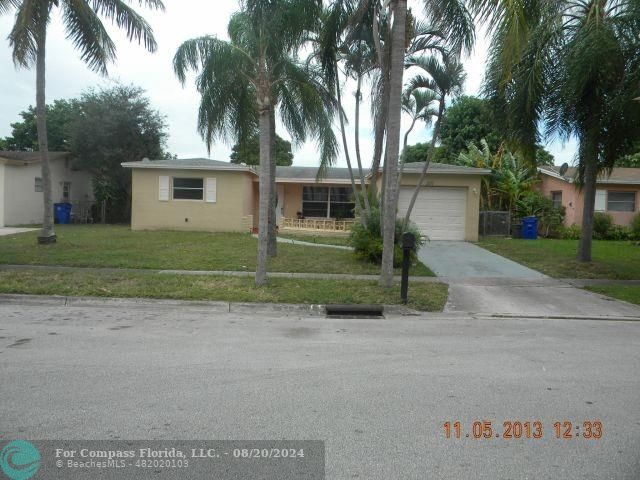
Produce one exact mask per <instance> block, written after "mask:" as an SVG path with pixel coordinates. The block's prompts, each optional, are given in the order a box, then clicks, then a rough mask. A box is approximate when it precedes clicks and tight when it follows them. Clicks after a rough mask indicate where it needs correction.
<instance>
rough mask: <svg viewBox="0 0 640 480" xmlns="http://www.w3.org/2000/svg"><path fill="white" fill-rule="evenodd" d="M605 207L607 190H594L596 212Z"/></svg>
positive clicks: (603, 209) (602, 210)
mask: <svg viewBox="0 0 640 480" xmlns="http://www.w3.org/2000/svg"><path fill="white" fill-rule="evenodd" d="M606 209H607V191H606V190H596V208H595V211H596V212H604V211H605V210H606Z"/></svg>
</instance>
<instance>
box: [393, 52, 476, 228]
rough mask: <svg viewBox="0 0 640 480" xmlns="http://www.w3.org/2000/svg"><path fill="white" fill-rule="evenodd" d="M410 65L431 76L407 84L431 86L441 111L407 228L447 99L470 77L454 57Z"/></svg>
mask: <svg viewBox="0 0 640 480" xmlns="http://www.w3.org/2000/svg"><path fill="white" fill-rule="evenodd" d="M408 64H409V65H410V66H415V67H418V68H421V69H422V70H423V71H424V72H425V73H426V74H427V75H428V76H424V75H417V76H416V77H414V78H412V79H411V80H410V81H409V85H408V87H407V89H408V91H413V90H416V89H420V88H427V89H429V90H431V91H433V92H435V94H436V96H437V101H438V111H437V113H436V123H435V126H434V129H433V136H432V137H431V145H430V146H429V152H428V154H427V160H426V162H424V166H423V167H422V172H421V174H420V178H419V179H418V183H417V184H416V188H415V190H414V191H413V195H412V196H411V200H410V202H409V206H408V208H407V212H406V214H405V217H404V221H403V228H406V226H407V225H408V223H409V218H410V217H411V212H412V211H413V207H414V205H415V203H416V200H417V198H418V194H419V193H420V189H421V188H422V185H423V183H424V180H425V178H426V176H427V170H428V168H429V164H430V163H431V159H432V158H433V152H434V151H435V147H436V142H437V141H438V138H439V137H440V126H441V124H442V116H443V114H444V110H445V106H446V101H447V98H449V97H450V96H455V95H459V94H460V93H461V92H462V86H463V85H464V80H465V78H466V75H465V73H464V68H463V66H462V63H460V61H459V60H458V59H457V58H455V57H452V56H445V57H444V61H443V62H440V61H439V60H438V59H437V58H436V57H418V58H413V59H410V61H409V62H408Z"/></svg>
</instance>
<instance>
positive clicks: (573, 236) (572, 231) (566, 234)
mask: <svg viewBox="0 0 640 480" xmlns="http://www.w3.org/2000/svg"><path fill="white" fill-rule="evenodd" d="M581 234H582V229H581V228H580V225H576V224H575V223H574V224H573V225H571V226H570V227H565V226H560V227H559V228H558V238H561V239H562V240H580V235H581Z"/></svg>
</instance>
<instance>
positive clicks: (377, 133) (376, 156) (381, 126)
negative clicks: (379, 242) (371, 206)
mask: <svg viewBox="0 0 640 480" xmlns="http://www.w3.org/2000/svg"><path fill="white" fill-rule="evenodd" d="M382 70H383V71H382V72H381V73H380V75H386V72H384V67H382ZM381 81H382V82H383V84H382V92H381V94H382V99H381V100H380V101H381V104H380V108H379V109H378V111H377V112H376V118H375V125H374V140H373V142H374V143H373V161H372V162H371V172H372V175H373V179H376V178H377V177H378V170H380V162H381V160H382V152H383V149H384V134H385V132H386V130H387V111H388V109H389V108H388V107H389V95H388V94H387V82H386V81H385V80H384V79H383V80H381ZM382 185H384V183H383V184H382ZM377 190H378V185H377V184H376V182H375V181H373V182H371V192H372V196H374V197H375V196H376V195H377V193H378V192H377ZM381 200H382V199H381ZM380 203H381V204H382V201H381V202H380Z"/></svg>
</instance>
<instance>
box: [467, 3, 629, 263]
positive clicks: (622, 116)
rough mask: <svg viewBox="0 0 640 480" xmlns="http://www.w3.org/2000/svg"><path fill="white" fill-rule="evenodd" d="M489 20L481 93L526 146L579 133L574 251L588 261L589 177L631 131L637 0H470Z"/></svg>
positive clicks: (625, 145) (620, 150) (606, 164)
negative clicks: (579, 211) (580, 198)
mask: <svg viewBox="0 0 640 480" xmlns="http://www.w3.org/2000/svg"><path fill="white" fill-rule="evenodd" d="M474 7H475V10H476V12H477V13H478V14H479V15H480V16H481V17H482V18H484V19H486V20H489V21H490V24H491V25H492V35H493V36H492V43H491V48H490V62H489V68H488V71H487V78H486V91H487V93H488V94H489V95H490V96H491V97H492V98H493V99H494V101H496V102H499V105H500V110H501V111H503V112H505V115H504V117H505V126H506V127H507V128H508V129H509V131H510V132H511V134H512V136H513V138H514V140H516V141H518V142H519V143H520V144H521V145H523V146H524V147H527V148H528V150H529V152H533V150H534V146H535V143H536V141H537V140H539V139H540V137H542V136H545V135H551V134H556V133H557V134H559V135H560V136H562V137H564V138H568V137H571V136H575V137H576V138H577V139H578V141H579V149H578V155H577V160H578V167H579V168H578V172H579V174H578V176H579V180H580V182H581V184H582V187H583V190H584V208H583V218H582V235H581V239H580V244H579V249H578V259H579V260H580V261H583V262H589V261H591V246H592V233H593V215H594V207H595V191H596V179H597V176H598V173H599V172H601V171H603V170H604V171H607V170H610V169H611V168H612V167H613V165H614V162H615V160H616V159H617V158H619V157H620V156H621V155H623V154H624V153H626V152H628V151H630V149H632V148H633V143H634V141H636V140H637V139H638V138H640V103H638V102H635V101H633V100H634V99H635V98H636V97H638V96H639V95H640V7H639V6H638V3H637V2H636V1H628V0H556V1H553V2H547V1H544V0H527V1H524V2H508V1H504V0H497V1H493V0H491V1H486V0H474Z"/></svg>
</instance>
